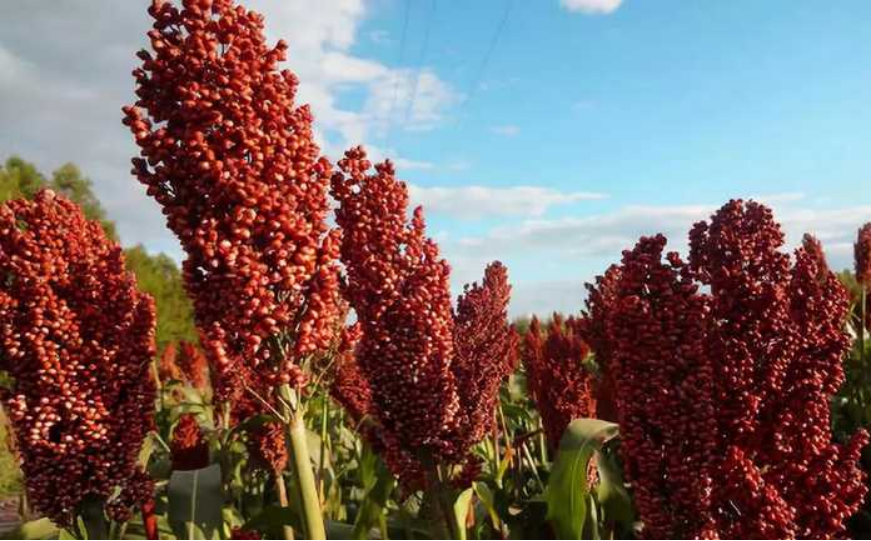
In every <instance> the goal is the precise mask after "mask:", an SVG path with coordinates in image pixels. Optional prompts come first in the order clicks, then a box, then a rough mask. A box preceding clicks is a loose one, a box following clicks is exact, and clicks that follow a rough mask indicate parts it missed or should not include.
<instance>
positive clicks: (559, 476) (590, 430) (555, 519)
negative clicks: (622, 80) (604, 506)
mask: <svg viewBox="0 0 871 541" xmlns="http://www.w3.org/2000/svg"><path fill="white" fill-rule="evenodd" d="M617 433H618V427H617V425H615V424H613V423H608V422H605V421H600V420H597V419H578V420H576V421H573V422H572V424H571V425H569V427H568V429H567V430H566V433H565V435H564V436H563V440H562V442H561V443H560V449H559V454H558V455H557V459H556V461H555V462H554V465H553V471H552V472H551V475H550V481H549V482H548V486H547V490H546V491H545V493H544V500H545V502H547V519H548V521H550V523H551V524H552V525H553V527H554V531H555V533H556V535H557V538H558V539H597V538H600V533H599V532H600V531H601V529H600V528H599V525H598V516H600V513H597V511H598V510H597V509H596V506H597V502H596V499H595V493H594V489H593V488H592V487H591V486H590V481H589V472H590V461H591V459H593V457H594V456H596V455H598V454H599V453H600V452H601V451H602V449H603V448H604V445H605V443H606V442H608V441H609V440H611V439H613V438H615V437H616V436H617Z"/></svg>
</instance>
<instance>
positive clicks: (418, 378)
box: [332, 147, 517, 486]
mask: <svg viewBox="0 0 871 541" xmlns="http://www.w3.org/2000/svg"><path fill="white" fill-rule="evenodd" d="M371 167H372V166H371V163H370V162H369V160H367V159H366V153H365V151H364V150H363V149H362V148H360V147H358V148H354V149H352V150H349V151H348V152H346V153H345V157H344V159H342V160H341V161H340V162H339V168H340V172H337V173H336V174H334V175H333V178H332V194H333V197H335V199H336V200H337V201H338V203H339V207H338V208H337V209H336V222H337V223H338V225H339V226H340V227H341V228H342V231H343V237H342V247H341V258H342V263H343V264H344V266H345V270H346V275H347V280H346V287H345V291H344V293H345V297H346V298H347V299H348V302H349V304H350V305H351V307H352V308H353V309H354V312H355V313H356V315H357V321H358V328H357V331H356V332H359V335H358V336H359V341H358V342H357V344H356V346H355V347H354V348H353V354H348V355H344V356H342V357H343V358H342V359H341V362H340V364H339V366H338V370H337V375H336V379H335V382H334V384H333V394H334V396H336V397H337V400H338V401H339V402H341V403H342V404H344V405H345V406H346V407H347V408H348V409H349V411H351V413H352V415H354V416H355V417H356V418H358V419H363V418H364V417H366V418H368V419H369V423H370V425H368V426H366V425H364V428H363V430H364V433H365V434H367V439H369V441H370V443H372V445H373V447H375V448H376V450H378V451H379V452H380V453H381V454H382V456H383V457H384V459H385V462H386V463H387V464H388V466H390V468H391V469H392V470H393V471H394V473H396V474H397V475H398V476H399V477H400V479H401V480H402V481H403V484H405V485H406V486H411V485H415V484H419V483H420V482H422V478H423V473H424V471H425V469H426V468H429V467H431V466H433V465H435V464H439V463H448V464H459V463H465V461H466V458H467V454H468V453H469V450H470V448H471V446H472V445H474V444H475V443H476V442H477V441H478V440H480V438H481V437H482V436H483V434H484V433H485V432H486V431H487V430H488V429H489V427H490V426H491V425H490V423H491V422H492V415H493V406H494V404H495V401H496V399H497V395H498V391H499V385H500V384H501V382H502V380H503V379H504V377H505V376H506V375H507V374H508V373H509V372H510V371H511V370H513V368H514V366H515V365H516V344H517V338H516V335H515V332H514V330H513V329H512V328H511V326H510V325H509V324H508V319H507V318H508V313H507V306H508V300H509V297H510V291H511V289H510V286H509V285H508V281H507V271H506V269H505V267H504V266H503V265H502V264H501V263H493V264H492V265H490V266H489V267H488V268H487V270H486V272H485V276H484V280H483V282H482V283H481V284H480V285H478V284H475V285H472V286H470V287H467V288H466V289H465V292H464V294H463V295H462V296H461V297H460V299H459V301H458V304H457V311H456V313H453V311H452V309H451V298H450V288H449V283H448V279H449V274H450V268H449V266H448V264H447V263H446V262H445V261H444V260H443V259H441V258H440V256H439V252H438V247H437V245H436V244H435V243H434V242H433V241H432V240H431V239H429V238H427V237H426V235H425V225H424V219H423V212H422V210H421V209H420V208H417V209H415V211H414V213H413V216H412V218H411V220H410V221H409V219H408V215H407V213H408V191H407V188H406V186H405V184H404V183H403V182H401V181H398V180H397V179H396V177H395V173H394V170H393V165H392V164H391V163H390V162H389V161H387V162H384V163H382V164H378V165H376V166H375V168H374V171H371V170H370V169H371ZM348 349H349V352H350V348H348Z"/></svg>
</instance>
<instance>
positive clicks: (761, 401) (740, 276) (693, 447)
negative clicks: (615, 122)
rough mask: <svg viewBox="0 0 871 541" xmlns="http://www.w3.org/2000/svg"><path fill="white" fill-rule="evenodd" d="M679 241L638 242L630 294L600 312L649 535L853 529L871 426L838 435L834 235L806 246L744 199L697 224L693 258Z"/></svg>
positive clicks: (841, 302) (841, 306)
mask: <svg viewBox="0 0 871 541" xmlns="http://www.w3.org/2000/svg"><path fill="white" fill-rule="evenodd" d="M664 245H665V239H664V238H663V237H662V236H661V235H660V236H657V237H654V238H642V239H641V240H640V241H639V243H638V245H637V246H636V247H635V249H634V250H633V251H631V252H625V253H624V257H623V263H622V265H621V267H620V274H619V279H618V282H617V283H618V287H617V289H616V292H617V295H616V298H615V299H613V300H612V302H609V303H607V306H610V308H608V309H606V310H601V311H599V312H597V313H596V314H592V313H591V314H588V316H589V317H591V318H593V319H594V320H595V321H593V322H591V324H590V326H589V327H590V328H592V327H595V328H598V329H604V336H605V337H606V338H607V341H608V343H607V348H608V351H609V356H610V359H609V361H608V364H607V370H608V371H609V372H610V377H611V378H612V381H613V382H614V384H615V391H616V396H617V406H618V415H619V421H620V426H621V437H622V443H621V452H622V454H623V458H624V466H625V468H626V475H627V478H628V479H629V480H630V481H631V483H632V484H633V490H634V492H635V499H636V504H637V507H638V510H639V514H640V516H641V520H642V521H643V523H644V534H645V535H646V536H655V537H680V538H690V537H710V536H717V537H720V538H772V537H773V538H794V537H799V538H831V537H841V536H843V535H844V534H845V521H846V519H847V518H848V517H849V516H850V515H852V514H853V513H854V512H855V511H856V510H857V509H858V507H859V506H860V505H861V502H862V500H863V498H864V496H865V493H866V492H867V487H866V486H865V484H864V480H865V475H864V473H863V472H862V470H861V468H860V467H859V465H858V461H859V456H860V452H861V449H862V448H863V447H864V446H865V445H866V444H867V442H868V436H867V434H866V433H865V432H864V431H860V432H858V433H857V434H855V435H854V436H853V438H852V439H851V441H850V442H849V443H848V444H847V445H839V444H836V443H834V442H832V434H831V416H830V415H831V414H830V407H829V402H830V400H831V397H832V395H833V394H834V393H835V392H836V391H837V389H838V387H839V386H840V384H841V383H842V382H843V378H844V373H843V368H842V366H841V362H842V359H843V357H844V355H845V354H846V352H847V351H848V349H849V347H850V343H851V340H850V337H849V335H847V334H846V332H845V321H846V318H847V311H848V308H849V302H848V298H847V294H846V292H845V290H844V288H843V286H841V284H840V282H839V281H838V279H837V277H836V276H835V275H834V274H833V273H832V272H831V271H830V270H829V268H828V266H827V265H826V262H825V258H824V255H823V251H822V249H821V247H820V245H819V243H818V242H817V241H816V240H815V239H814V238H813V237H810V236H806V237H805V239H804V242H803V246H802V247H801V248H799V249H798V250H797V251H796V253H795V258H794V259H792V260H791V259H790V257H789V255H788V254H786V253H783V252H782V251H781V247H782V245H783V234H782V232H781V230H780V227H779V225H778V224H777V223H776V222H775V221H774V218H773V216H772V214H771V211H770V210H769V209H767V208H766V207H764V206H762V205H759V204H758V203H754V202H752V201H751V202H747V203H745V202H743V201H740V200H733V201H730V202H729V203H727V204H726V205H725V206H723V207H722V208H721V209H720V210H719V211H717V213H715V214H714V215H713V216H712V217H711V219H710V221H708V222H700V223H698V224H696V225H695V226H694V227H693V229H692V231H691V232H690V255H689V261H688V262H687V263H684V262H683V261H681V260H680V258H679V257H678V256H677V254H674V253H671V254H668V255H667V257H666V260H667V263H665V262H664V261H663V256H662V252H663V248H664ZM700 285H703V286H705V293H701V292H700V289H699V286H700ZM602 306H606V305H605V304H603V305H602Z"/></svg>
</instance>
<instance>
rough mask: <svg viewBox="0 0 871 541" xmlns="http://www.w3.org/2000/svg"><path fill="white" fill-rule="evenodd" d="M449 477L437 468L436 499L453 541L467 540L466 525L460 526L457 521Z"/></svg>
mask: <svg viewBox="0 0 871 541" xmlns="http://www.w3.org/2000/svg"><path fill="white" fill-rule="evenodd" d="M447 478H448V476H447V475H446V474H445V473H443V472H442V468H441V467H440V466H436V479H437V482H436V486H435V489H436V499H437V500H438V503H439V507H440V508H441V511H442V515H443V516H444V520H445V525H446V526H447V527H448V532H450V534H451V539H460V540H461V541H465V539H466V525H465V524H460V523H459V522H458V521H457V514H456V513H455V512H454V501H453V498H452V491H451V488H450V485H449V484H448V483H447Z"/></svg>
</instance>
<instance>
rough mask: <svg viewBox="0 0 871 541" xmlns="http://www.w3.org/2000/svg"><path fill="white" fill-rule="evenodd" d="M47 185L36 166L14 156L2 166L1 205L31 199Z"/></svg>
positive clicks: (0, 171) (0, 175) (0, 182)
mask: <svg viewBox="0 0 871 541" xmlns="http://www.w3.org/2000/svg"><path fill="white" fill-rule="evenodd" d="M46 184H47V182H46V180H45V177H44V176H42V174H41V173H40V172H39V171H38V170H37V169H36V166H34V165H33V164H32V163H29V162H26V161H24V160H22V159H21V158H19V157H18V156H12V157H10V158H9V159H7V160H6V163H5V164H4V165H2V166H0V203H2V202H4V201H8V200H10V199H16V198H19V197H26V198H28V199H29V198H31V197H33V196H34V195H35V194H36V192H38V191H39V189H40V188H42V187H44V186H45V185H46Z"/></svg>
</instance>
